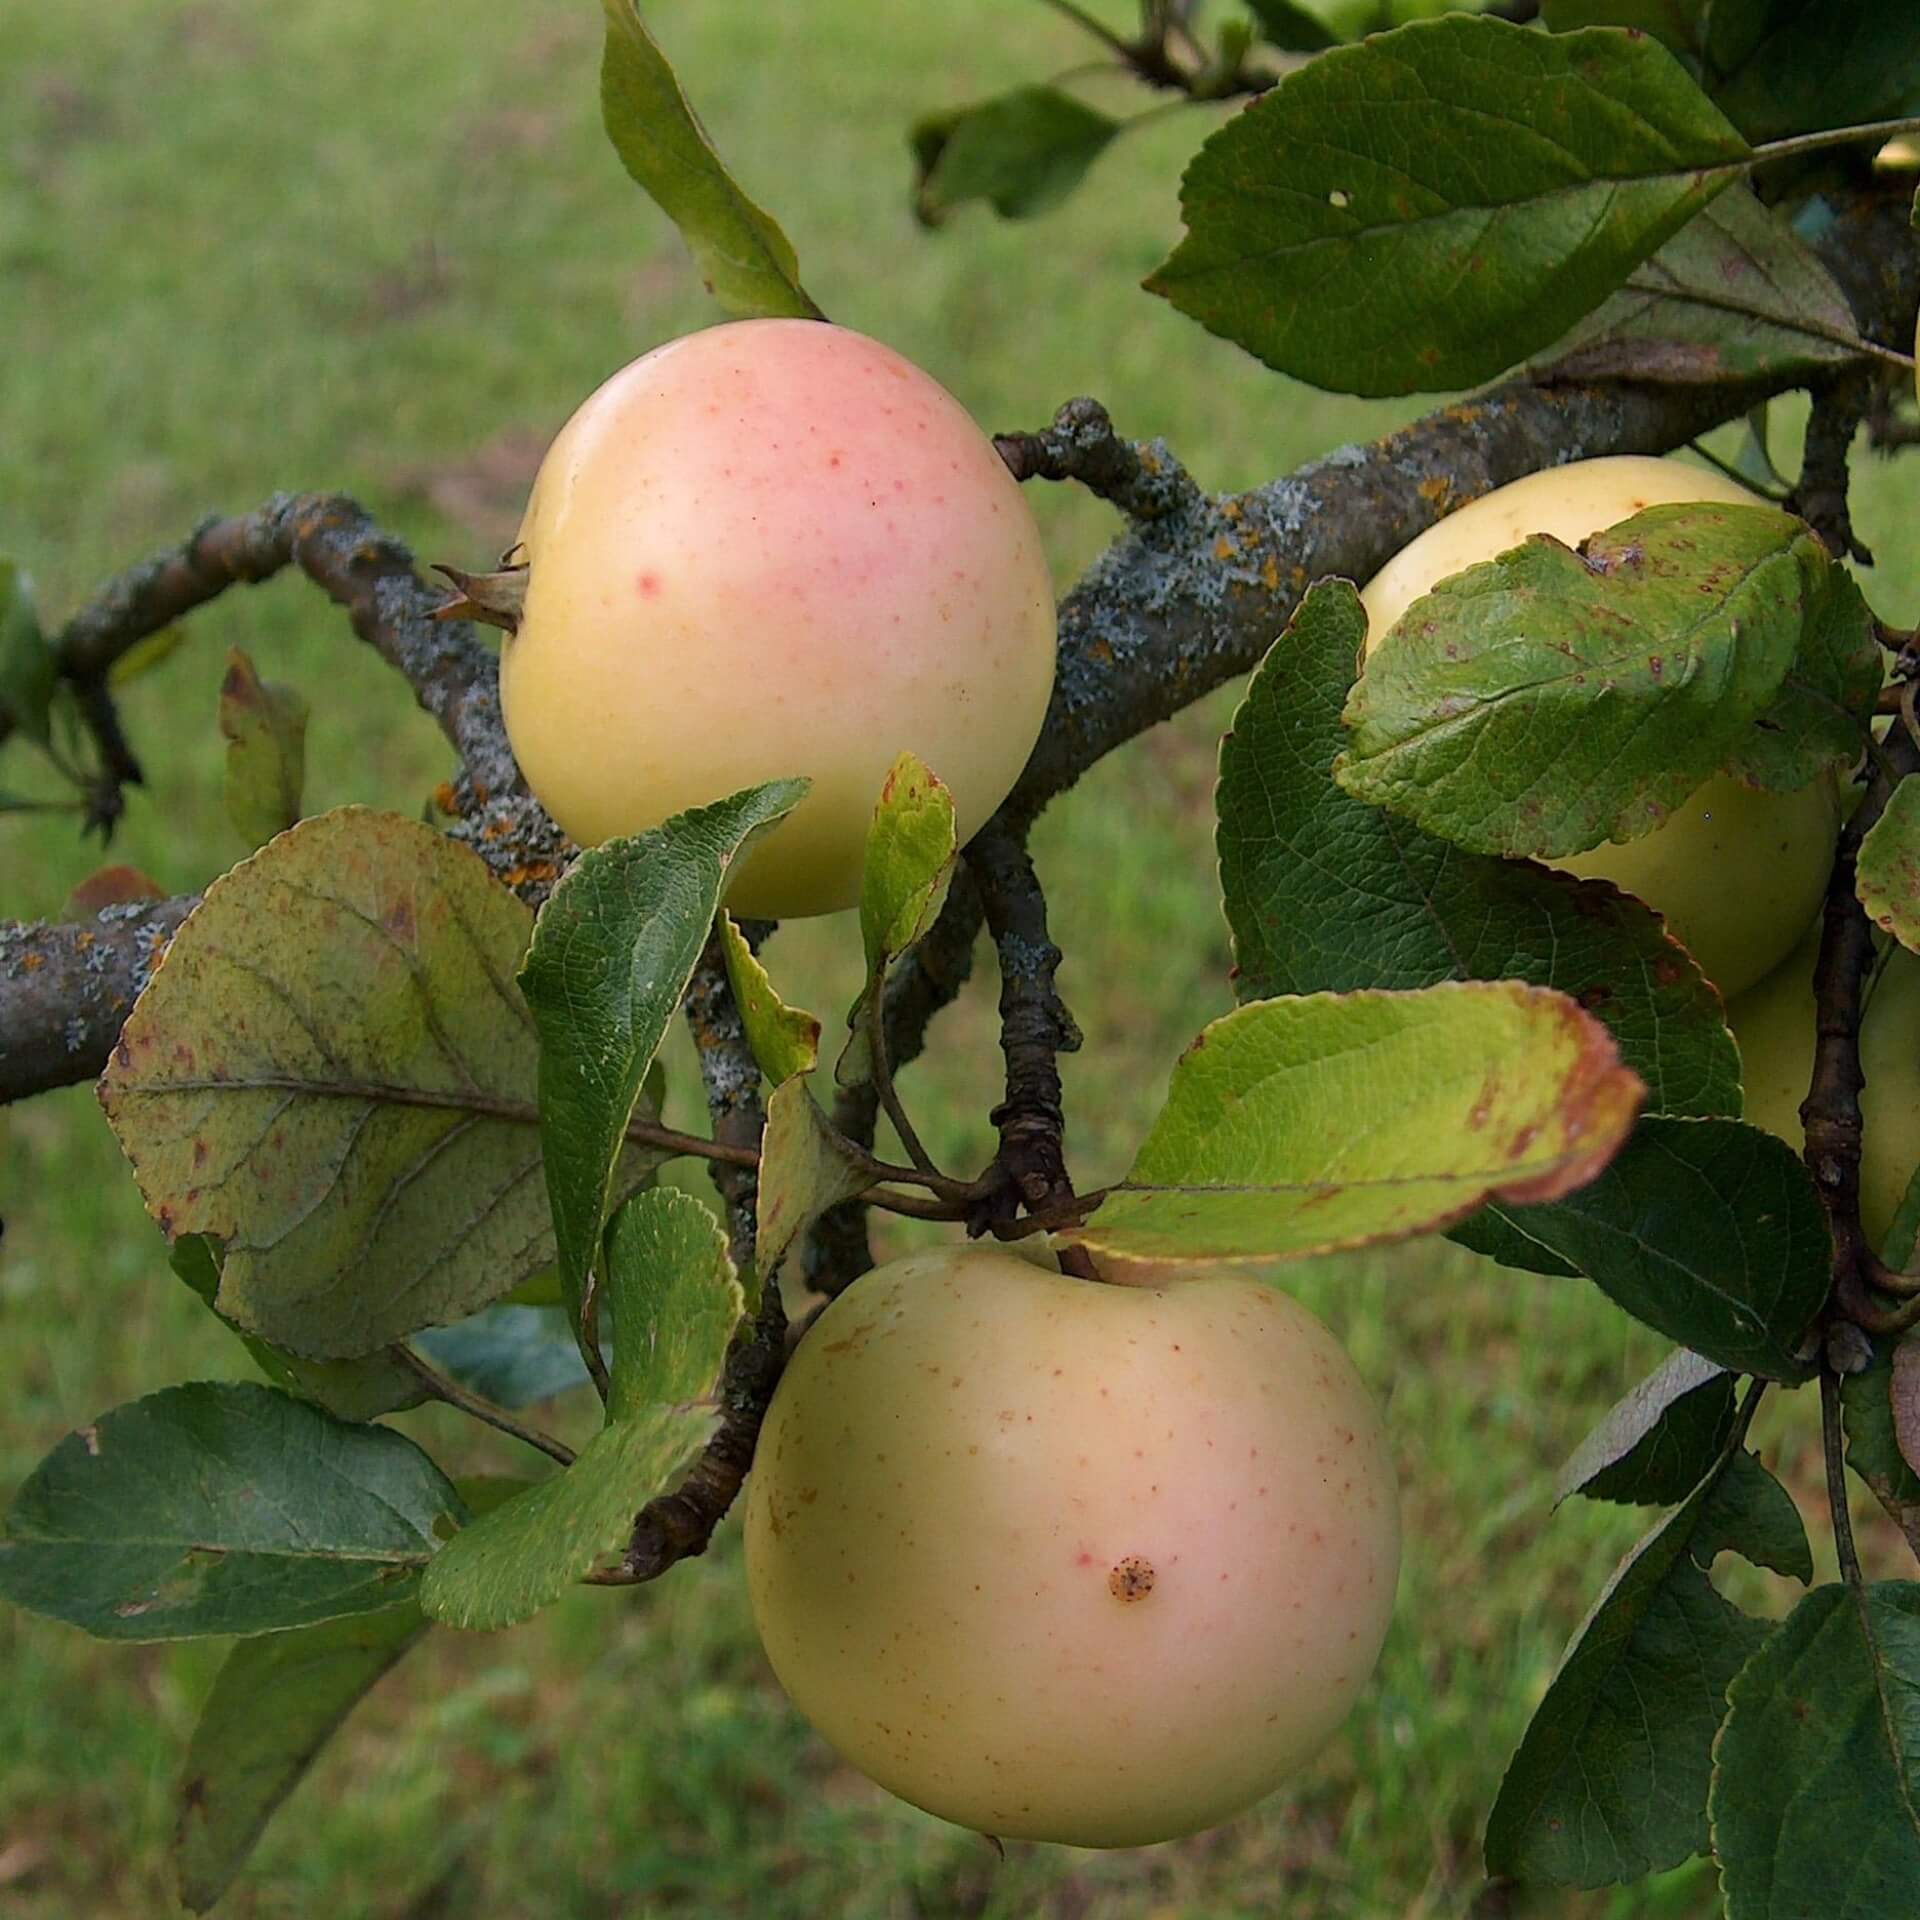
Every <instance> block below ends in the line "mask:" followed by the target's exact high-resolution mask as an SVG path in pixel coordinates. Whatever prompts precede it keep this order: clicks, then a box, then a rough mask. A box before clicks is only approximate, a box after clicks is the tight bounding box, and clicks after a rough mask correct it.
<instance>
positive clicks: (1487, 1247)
mask: <svg viewBox="0 0 1920 1920" xmlns="http://www.w3.org/2000/svg"><path fill="white" fill-rule="evenodd" d="M1527 1218H1528V1215H1527V1212H1526V1210H1525V1209H1524V1208H1523V1209H1521V1210H1520V1211H1518V1212H1516V1213H1512V1214H1508V1213H1503V1212H1502V1211H1501V1210H1500V1209H1499V1208H1498V1207H1482V1208H1481V1209H1480V1211H1479V1212H1478V1213H1476V1214H1474V1215H1472V1216H1471V1217H1470V1218H1468V1219H1465V1220H1462V1221H1461V1222H1460V1224H1459V1225H1458V1226H1457V1227H1449V1228H1448V1229H1447V1238H1448V1239H1449V1240H1451V1241H1453V1242H1454V1243H1455V1244H1456V1245H1457V1246H1462V1247H1466V1248H1469V1249H1470V1250H1471V1251H1472V1252H1474V1253H1477V1254H1481V1255H1483V1256H1484V1257H1485V1258H1486V1259H1489V1260H1494V1261H1497V1262H1498V1263H1499V1264H1500V1265H1501V1266H1503V1267H1512V1268H1513V1269H1515V1271H1517V1272H1520V1273H1544V1274H1546V1275H1547V1276H1548V1277H1549V1278H1550V1279H1555V1280H1578V1279H1580V1278H1581V1277H1582V1275H1581V1272H1580V1269H1579V1268H1578V1267H1576V1266H1575V1265H1574V1264H1573V1262H1572V1261H1571V1260H1563V1259H1561V1257H1560V1256H1559V1255H1558V1254H1557V1253H1555V1252H1553V1251H1552V1250H1551V1249H1550V1248H1548V1247H1545V1246H1542V1245H1541V1243H1540V1242H1539V1241H1538V1240H1536V1239H1534V1238H1533V1237H1532V1235H1531V1234H1529V1233H1528V1232H1527V1230H1526V1221H1527Z"/></svg>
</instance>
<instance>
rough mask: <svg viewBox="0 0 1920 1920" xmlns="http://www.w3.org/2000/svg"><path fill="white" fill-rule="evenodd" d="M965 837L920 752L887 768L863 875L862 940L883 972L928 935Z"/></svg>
mask: <svg viewBox="0 0 1920 1920" xmlns="http://www.w3.org/2000/svg"><path fill="white" fill-rule="evenodd" d="M958 847H959V840H958V837H957V835H956V832H955V828H954V817H953V795H952V794H951V793H950V792H949V791H948V789H947V786H946V783H945V782H944V781H943V780H941V779H940V778H939V777H938V776H937V775H936V774H934V773H932V772H930V771H929V770H928V768H927V767H926V766H925V765H924V764H923V763H922V762H921V760H920V759H919V758H918V756H917V755H915V754H913V753H903V754H901V755H900V757H899V758H898V759H897V760H895V761H894V763H893V765H892V766H891V767H889V768H888V769H887V777H886V779H885V780H884V781H882V782H881V786H880V798H879V800H878V801H877V802H876V803H875V805H874V809H873V825H872V826H871V827H870V828H869V829H868V831H867V854H866V864H865V866H864V867H863V869H862V871H861V875H860V939H861V942H862V944H863V945H864V946H865V948H866V954H867V972H868V973H869V974H870V975H871V974H875V973H878V972H880V971H881V970H882V969H883V968H885V966H886V965H887V963H888V962H889V961H890V960H894V959H897V958H898V957H899V956H900V955H901V954H903V953H905V952H906V950H907V949H908V948H909V947H910V946H912V945H913V943H914V942H915V941H916V940H918V939H919V938H920V936H921V934H922V933H924V932H925V931H926V926H927V922H928V921H929V920H930V919H931V918H932V917H933V909H934V907H935V905H936V904H937V902H938V899H939V894H940V884H941V882H942V881H943V880H945V878H946V877H947V873H948V870H949V869H950V868H951V867H952V865H953V858H954V854H955V852H956V851H957V850H958Z"/></svg>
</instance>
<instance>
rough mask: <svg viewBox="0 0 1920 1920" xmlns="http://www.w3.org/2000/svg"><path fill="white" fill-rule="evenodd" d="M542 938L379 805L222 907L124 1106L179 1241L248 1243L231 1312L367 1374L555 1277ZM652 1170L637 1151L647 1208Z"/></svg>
mask: <svg viewBox="0 0 1920 1920" xmlns="http://www.w3.org/2000/svg"><path fill="white" fill-rule="evenodd" d="M531 925H532V918H531V915H530V914H529V913H528V911H527V909H526V907H525V906H524V905H522V904H521V902H519V901H518V900H516V899H515V898H514V896H513V895H512V894H511V893H509V892H508V891H507V890H506V888H504V887H502V886H501V885H499V884H498V882H496V881H495V880H494V879H493V878H492V876H491V875H490V874H489V873H488V872H487V870H486V868H485V866H484V865H483V864H482V863H481V861H480V859H479V857H478V856H477V855H475V854H473V853H470V852H469V851H467V849H465V848H464V847H460V846H457V845H455V844H454V843H453V842H452V841H450V840H448V839H446V838H445V837H444V836H443V835H441V834H438V833H436V832H434V831H433V829H432V828H430V827H426V826H422V825H420V824H419V823H418V822H415V821H411V820H405V819H402V818H400V817H398V816H396V815H392V814H381V813H374V812H371V811H369V810H367V809H366V808H361V807H349V808H344V809H342V810H340V811H339V812H336V813H329V814H323V815H321V816H319V817H318V818H316V819H312V820H307V821H303V822H302V823H301V824H300V825H299V826H298V827H295V828H294V829H293V830H292V831H291V832H289V833H286V834H283V835H282V836H281V837H280V838H279V839H277V840H275V841H273V842H272V843H271V844H270V845H269V846H267V847H266V848H264V849H263V850H262V851H261V852H259V853H257V854H255V855H254V856H253V858H252V859H250V860H246V861H243V862H242V863H241V864H240V865H239V866H238V867H236V868H234V870H233V871H232V872H231V873H229V874H227V875H225V876H224V877H222V878H221V879H219V880H217V881H215V882H214V884H213V885H212V886H211V887H210V888H209V889H208V890H207V896H206V898H205V900H203V901H202V902H201V904H200V905H199V906H198V907H197V908H195V910H194V912H193V913H192V914H191V915H190V916H189V917H188V919H187V921H186V922H185V924H183V925H182V927H181V928H180V931H179V932H178V933H177V934H175V935H174V938H173V943H172V945H171V946H170V947H169V948H168V950H167V955H166V958H165V960H164V961H163V962H162V964H161V965H160V967H159V968H158V970H157V971H156V972H155V974H154V977H153V980H152V982H151V984H150V985H149V986H148V988H147V990H146V992H145V993H144V994H142V995H141V997H140V1000H139V1002H138V1004H137V1005H136V1006H135V1008H134V1011H133V1016H132V1018H131V1019H130V1020H129V1021H128V1023H127V1026H126V1029H125V1031H124V1032H123V1033H122V1035H121V1038H120V1044H119V1046H118V1047H117V1048H116V1049H115V1052H114V1057H113V1060H112V1062H111V1063H110V1064H109V1066H108V1068H107V1072H106V1076H105V1078H104V1080H103V1081H102V1083H101V1101H102V1104H103V1105H104V1106H105V1108H106V1110H107V1117H108V1119H109V1120H110V1121H111V1122H112V1123H113V1128H114V1131H115V1132H116V1133H117V1134H118V1135H119V1137H120V1144H121V1146H122V1147H123V1149H124V1150H125V1151H126V1154H127V1157H128V1158H129V1159H130V1160H131V1161H132V1162H133V1166H134V1172H135V1175H136V1176H137V1178H138V1180H139V1183H140V1190H141V1193H142V1195H143V1197H144V1198H145V1200H146V1203H147V1210H148V1211H149V1212H150V1213H151V1214H153V1216H154V1218H155V1219H157V1220H158V1221H159V1222H160V1224H161V1226H162V1227H163V1228H164V1229H165V1230H166V1232H167V1234H168V1236H169V1237H170V1238H171V1237H172V1236H174V1235H177V1234H182V1233H200V1234H206V1235H209V1236H210V1237H211V1238H212V1239H214V1240H215V1241H218V1242H219V1243H221V1245H222V1246H223V1247H224V1249H225V1264H224V1267H223V1269H222V1272H221V1277H220V1286H219V1292H218V1295H217V1297H216V1301H215V1304H216V1305H217V1307H218V1308H219V1310H220V1312H221V1313H222V1314H224V1315H225V1316H226V1317H227V1318H228V1319H229V1320H232V1321H234V1322H235V1323H237V1324H238V1325H239V1326H241V1327H243V1328H244V1329H246V1331H248V1332H250V1333H255V1334H258V1335H260V1336H261V1337H262V1338H263V1339H266V1340H270V1341H272V1342H274V1343H275V1344H276V1345H278V1346H282V1347H285V1348H287V1349H288V1350H289V1351H291V1352H293V1353H297V1354H302V1355H305V1356H307V1357H308V1358H312V1359H353V1358H357V1357H358V1356H360V1355H362V1354H369V1353H373V1352H375V1351H377V1350H378V1349H379V1348H381V1347H383V1346H386V1345H387V1344H388V1343H389V1342H391V1341H393V1340H396V1339H400V1338H402V1337H404V1336H405V1335H407V1334H409V1333H412V1332H414V1331H416V1330H417V1329H419V1328H421V1327H428V1326H434V1325H437V1324H439V1323H441V1322H443V1321H448V1320H457V1319H460V1318H461V1317H462V1316H464V1315H466V1314H469V1313H472V1312H474V1311H475V1310H476V1309H478V1308H480V1307H483V1306H485V1305H487V1304H488V1302H490V1301H492V1300H495V1299H498V1298H499V1297H500V1296H501V1295H502V1294H504V1293H506V1292H508V1291H510V1290H511V1289H512V1288H513V1287H515V1286H517V1285H518V1284H519V1283H520V1282H521V1281H522V1280H525V1279H527V1278H529V1277H530V1276H531V1275H533V1274H535V1273H538V1272H539V1271H540V1270H541V1269H542V1268H543V1267H545V1266H547V1265H549V1264H550V1263H551V1262H552V1260H553V1257H554V1245H553V1230H552V1224H551V1220H550V1218H549V1214H548V1209H547V1198H546V1194H545V1191H544V1189H543V1187H542V1183H541V1156H540V1137H539V1131H538V1127H537V1124H536V1111H535V1085H536V1074H537V1049H536V1046H535V1040H534V1030H533V1022H532V1019H531V1017H530V1016H529V1014H528V1011H527V1008H526V1005H525V1003H524V1002H523V1001H522V999H521V997H520V993H519V990H518V988H517V987H516V986H515V984H514V977H513V975H514V968H515V967H516V966H517V965H518V964H519V961H520V957H521V955H522V954H523V953H524V952H525V951H526V948H527V941H528V936H529V933H530V930H531ZM650 1165H651V1162H650V1161H648V1160H647V1159H646V1158H645V1157H644V1156H642V1155H640V1154H639V1153H637V1152H636V1151H635V1150H633V1149H631V1148H629V1149H628V1150H627V1153H626V1155H625V1156H624V1157H623V1159H622V1161H621V1163H620V1167H619V1171H618V1176H617V1178H618V1181H619V1184H620V1186H621V1189H622V1191H625V1190H628V1189H631V1188H632V1187H633V1186H635V1185H637V1184H638V1183H639V1181H640V1180H641V1179H643V1178H644V1177H645V1175H646V1173H647V1172H648V1171H649V1168H650Z"/></svg>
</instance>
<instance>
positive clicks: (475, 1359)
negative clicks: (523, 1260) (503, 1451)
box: [414, 1306, 587, 1407]
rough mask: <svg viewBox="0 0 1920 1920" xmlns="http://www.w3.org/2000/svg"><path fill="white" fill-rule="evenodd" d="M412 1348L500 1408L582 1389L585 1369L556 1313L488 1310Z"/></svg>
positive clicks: (549, 1310)
mask: <svg viewBox="0 0 1920 1920" xmlns="http://www.w3.org/2000/svg"><path fill="white" fill-rule="evenodd" d="M414 1345H415V1346H417V1347H418V1348H419V1349H420V1351H421V1352H422V1353H424V1354H425V1355H426V1357H427V1358H428V1359H429V1360H430V1361H431V1362H432V1363H433V1364H434V1365H435V1366H436V1367H438V1368H439V1369H440V1371H441V1372H442V1373H444V1374H445V1375H447V1377H448V1378H449V1379H451V1380H454V1381H456V1382H457V1383H458V1384H459V1385H461V1386H463V1387H465V1388H466V1389H467V1391H468V1392H469V1393H477V1394H479V1395H480V1397H481V1398H482V1399H484V1400H491V1401H492V1402H493V1403H494V1404H495V1405H496V1406H501V1407H528V1406H531V1405H532V1404H533V1403H534V1402H535V1401H536V1400H551V1399H552V1398H553V1397H554V1396H555V1395H556V1394H560V1393H565V1392H566V1391H567V1390H568V1389H569V1388H571V1387H583V1386H585V1385H586V1384H587V1369H586V1364H585V1362H584V1361H582V1359H581V1358H580V1348H579V1346H578V1344H577V1343H576V1342H575V1340H574V1337H573V1330H572V1328H571V1327H570V1326H569V1325H568V1324H567V1316H566V1313H565V1310H564V1309H562V1308H559V1307H520V1306H498V1307H489V1308H488V1309H487V1310H486V1311H485V1312H484V1313H477V1314H475V1315H474V1316H473V1318H472V1319H471V1320H462V1321H461V1322H460V1323H459V1325H458V1326H452V1327H435V1328H434V1329H432V1330H431V1331H430V1332H427V1333H422V1334H419V1335H418V1336H416V1338H415V1340H414Z"/></svg>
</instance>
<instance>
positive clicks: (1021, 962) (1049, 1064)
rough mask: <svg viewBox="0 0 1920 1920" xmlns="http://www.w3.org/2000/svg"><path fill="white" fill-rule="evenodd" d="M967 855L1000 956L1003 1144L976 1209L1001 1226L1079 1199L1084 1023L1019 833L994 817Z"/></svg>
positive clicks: (1079, 1261)
mask: <svg viewBox="0 0 1920 1920" xmlns="http://www.w3.org/2000/svg"><path fill="white" fill-rule="evenodd" d="M965 858H966V862H967V869H968V871H969V872H970V873H971V874H972V875H973V882H974V885H975V887H976V888H977V889H978V890H979V893H980V898H981V901H982V903H983V905H984V906H985V909H986V916H987V928H988V931H989V932H991V933H992V935H993V942H994V947H995V949H996V951H997V952H998V954H999V956H1000V1049H1001V1052H1002V1053H1003V1054H1004V1055H1005V1057H1006V1064H1007V1091H1006V1098H1005V1099H1004V1100H1003V1101H1001V1103H1000V1105H999V1106H997V1107H995V1108H994V1110H993V1116H992V1117H993V1124H994V1126H995V1127H997V1128H998V1129H999V1133H1000V1151H999V1153H998V1154H997V1155H996V1156H995V1160H994V1169H993V1176H992V1186H991V1189H990V1190H989V1192H988V1193H987V1194H986V1195H985V1196H984V1198H983V1200H982V1203H981V1208H980V1213H979V1216H978V1224H979V1225H980V1226H982V1227H995V1226H1002V1225H1007V1224H1010V1223H1011V1221H1012V1219H1013V1217H1014V1216H1015V1214H1016V1213H1018V1212H1019V1211H1021V1210H1022V1209H1024V1210H1025V1211H1026V1212H1028V1213H1036V1214H1038V1213H1046V1212H1049V1211H1052V1210H1056V1209H1059V1208H1063V1207H1070V1206H1071V1205H1072V1204H1073V1202H1074V1192H1073V1181H1072V1179H1071V1178H1070V1177H1069V1175H1068V1173H1067V1161H1066V1149H1065V1134H1066V1113H1065V1109H1064V1107H1063V1105H1062V1103H1061V1096H1060V1064H1059V1056H1060V1055H1061V1054H1062V1053H1063V1052H1066V1053H1071V1052H1073V1051H1074V1050H1075V1049H1077V1048H1078V1047H1079V1045H1080V1029H1079V1028H1078V1027H1076V1026H1075V1025H1074V1023H1073V1016H1072V1015H1071V1014H1070V1013H1068V1011H1067V1009H1066V1003H1065V1002H1064V1001H1063V1000H1062V999H1061V998H1060V993H1059V989H1058V987H1057V985H1056V984H1055V977H1056V975H1057V973H1058V971H1059V967H1060V949H1059V948H1058V947H1056V946H1055V945H1054V944H1053V941H1052V939H1051V938H1050V937H1049V936H1048V932H1047V897H1046V895H1045V893H1044V892H1042V891H1041V887H1040V879H1039V876H1038V874H1036V873H1035V872H1034V869H1033V860H1032V857H1031V856H1030V855H1029V854H1028V852H1027V849H1026V845H1025V842H1024V840H1023V838H1022V837H1021V835H1020V834H1019V833H1018V832H1016V831H1014V830H1012V829H1010V828H1009V827H1007V826H1006V825H1005V824H1004V823H1003V822H1001V821H1000V820H999V819H997V818H996V819H994V820H991V821H989V822H988V823H987V825H986V826H985V827H984V828H982V830H981V831H980V832H979V833H977V834H976V835H975V836H974V837H973V839H972V840H971V841H970V842H969V843H968V845H967V848H966V853H965ZM1069 1263H1071V1268H1072V1271H1074V1272H1076V1273H1079V1274H1080V1275H1081V1277H1082V1278H1085V1279H1092V1278H1095V1277H1097V1276H1096V1275H1095V1274H1094V1272H1093V1270H1092V1265H1091V1262H1090V1261H1089V1260H1088V1259H1087V1257H1086V1256H1085V1255H1084V1254H1083V1253H1081V1252H1080V1251H1079V1250H1077V1249H1070V1250H1069V1251H1068V1253H1067V1254H1065V1255H1063V1256H1062V1259H1061V1265H1062V1267H1063V1268H1065V1267H1067V1266H1068V1265H1069Z"/></svg>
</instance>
